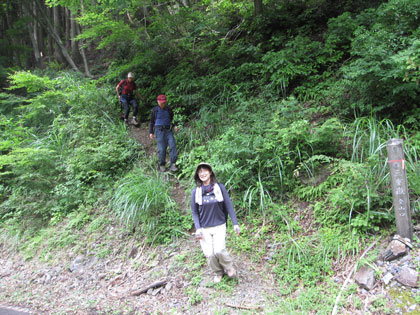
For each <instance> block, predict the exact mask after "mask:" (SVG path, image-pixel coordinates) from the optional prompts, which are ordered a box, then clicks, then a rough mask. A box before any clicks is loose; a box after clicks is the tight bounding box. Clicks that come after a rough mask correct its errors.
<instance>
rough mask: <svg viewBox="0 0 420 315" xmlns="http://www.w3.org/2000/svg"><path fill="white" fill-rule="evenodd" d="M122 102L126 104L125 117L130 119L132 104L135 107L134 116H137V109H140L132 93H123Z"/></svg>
mask: <svg viewBox="0 0 420 315" xmlns="http://www.w3.org/2000/svg"><path fill="white" fill-rule="evenodd" d="M120 100H121V103H122V104H123V106H124V119H128V114H130V105H129V104H131V106H132V107H133V116H137V111H138V109H139V107H138V105H137V102H136V99H135V98H134V96H132V95H125V94H122V95H121V99H120Z"/></svg>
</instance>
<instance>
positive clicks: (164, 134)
mask: <svg viewBox="0 0 420 315" xmlns="http://www.w3.org/2000/svg"><path fill="white" fill-rule="evenodd" d="M157 103H158V106H155V107H153V109H152V113H151V115H150V126H149V137H150V139H151V140H153V139H154V138H155V137H156V141H157V145H158V154H159V170H160V171H161V172H164V171H165V170H166V168H165V164H166V162H165V160H166V148H167V147H168V145H169V156H170V157H171V166H170V168H169V169H170V170H171V171H172V172H176V171H177V170H178V168H177V167H176V165H175V162H176V159H177V157H178V153H177V151H176V143H175V138H174V135H173V133H172V127H173V129H174V130H175V131H178V127H177V126H175V125H174V124H173V123H172V119H173V118H174V113H173V111H172V109H171V108H170V107H169V106H168V105H167V99H166V96H165V95H164V94H161V95H159V96H158V97H157Z"/></svg>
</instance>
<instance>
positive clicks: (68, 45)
mask: <svg viewBox="0 0 420 315" xmlns="http://www.w3.org/2000/svg"><path fill="white" fill-rule="evenodd" d="M64 16H65V19H66V20H65V21H66V22H65V26H66V29H65V30H66V49H67V50H69V49H70V48H71V35H70V24H71V13H70V10H69V9H67V8H65V14H64Z"/></svg>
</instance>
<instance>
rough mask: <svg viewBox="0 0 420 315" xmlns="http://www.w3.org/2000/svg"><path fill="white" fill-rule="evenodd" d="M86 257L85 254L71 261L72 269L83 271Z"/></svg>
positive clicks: (78, 271) (72, 270) (76, 271)
mask: <svg viewBox="0 0 420 315" xmlns="http://www.w3.org/2000/svg"><path fill="white" fill-rule="evenodd" d="M84 262H85V258H84V257H83V256H77V257H76V259H75V260H73V261H72V262H71V263H70V267H69V269H70V271H71V272H75V273H83V264H84Z"/></svg>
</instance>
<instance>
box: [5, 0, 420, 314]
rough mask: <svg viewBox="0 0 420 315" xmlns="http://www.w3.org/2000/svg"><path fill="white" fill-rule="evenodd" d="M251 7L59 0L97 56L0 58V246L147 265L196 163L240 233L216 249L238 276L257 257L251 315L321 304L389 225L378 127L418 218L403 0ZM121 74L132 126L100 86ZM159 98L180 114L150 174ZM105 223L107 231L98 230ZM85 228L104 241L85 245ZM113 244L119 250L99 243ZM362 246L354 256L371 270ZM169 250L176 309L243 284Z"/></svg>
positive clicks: (411, 35)
mask: <svg viewBox="0 0 420 315" xmlns="http://www.w3.org/2000/svg"><path fill="white" fill-rule="evenodd" d="M50 2H51V5H58V6H66V5H67V2H66V3H65V2H64V1H58V0H57V1H50ZM239 3H242V5H240V4H239ZM264 5H265V7H266V11H265V12H266V13H265V15H264V16H255V15H254V13H252V10H251V9H250V7H249V3H247V4H245V2H244V1H239V2H238V3H237V4H235V3H233V2H230V1H217V2H208V1H205V3H203V6H199V5H195V4H190V6H185V7H182V6H181V7H180V6H176V5H175V6H173V7H171V8H170V9H168V10H164V9H163V10H161V9H156V10H151V9H150V7H149V6H148V5H145V7H144V10H145V11H142V12H149V15H148V16H147V17H146V16H145V17H144V20H142V19H141V18H140V13H139V12H140V11H136V10H135V9H134V8H135V7H136V6H134V5H133V6H132V7H130V8H125V9H123V10H122V11H120V9H121V8H120V7H118V8H117V7H113V4H112V3H105V2H103V3H102V2H101V3H98V4H97V6H91V5H86V6H84V7H83V8H78V7H77V6H78V5H77V4H75V3H72V9H75V10H76V11H77V10H79V11H77V12H78V14H79V16H78V22H79V23H81V25H82V26H83V33H82V34H79V36H78V40H83V41H86V45H87V46H86V47H87V48H88V47H90V46H94V47H96V48H97V49H98V50H100V51H101V53H104V54H105V55H106V56H109V55H112V56H113V58H112V60H111V61H110V60H100V62H96V61H95V60H90V66H92V65H95V66H96V68H95V69H96V72H97V73H95V75H96V79H92V78H86V77H85V76H83V75H82V74H80V73H78V72H77V71H70V70H66V69H62V67H61V66H60V65H59V64H57V63H55V62H51V63H50V64H49V65H48V66H47V67H45V69H43V70H40V69H33V70H22V69H19V67H17V68H13V67H10V68H7V69H6V66H5V64H3V63H2V66H1V67H0V72H1V73H2V75H1V77H2V78H3V77H4V78H7V80H5V81H2V82H1V86H2V91H1V93H0V105H1V106H0V131H1V133H0V151H1V156H0V231H1V233H0V235H1V239H0V242H1V245H2V250H3V251H6V252H7V253H9V256H8V257H11V256H10V253H13V252H15V253H16V255H18V257H21V258H22V260H23V261H25V263H26V264H30V263H31V261H34V262H35V261H36V262H40V263H42V264H46V265H48V264H55V263H57V261H56V258H55V256H56V255H59V256H61V255H65V254H64V253H65V252H71V255H69V256H68V257H67V258H66V259H67V260H69V259H74V258H75V257H76V256H77V255H82V256H89V255H92V256H93V257H96V258H97V259H98V260H99V261H103V260H116V261H118V262H121V263H123V264H124V263H126V262H129V263H130V268H133V269H130V270H132V272H133V273H135V271H136V270H140V269H139V268H137V267H138V265H139V264H147V263H149V262H153V258H150V261H148V262H147V263H146V261H145V259H146V258H145V257H149V256H150V257H151V256H153V254H151V253H153V252H154V251H155V250H156V248H161V249H162V251H164V248H167V247H171V246H181V247H182V245H183V242H187V240H188V242H189V241H191V239H190V238H191V233H192V232H193V224H192V219H191V217H190V214H189V204H188V202H189V201H188V200H189V194H190V192H191V190H192V188H193V181H192V176H193V172H194V170H195V168H196V166H197V164H198V163H199V162H202V161H206V162H208V163H210V164H211V165H212V166H213V168H214V170H215V172H216V174H217V179H218V180H219V181H220V182H222V183H224V184H225V186H226V187H227V189H228V190H229V194H230V195H231V197H232V200H233V202H234V207H235V210H236V212H237V214H238V217H239V220H240V225H241V229H242V233H241V235H240V236H239V237H232V238H230V240H229V244H228V247H229V249H231V250H232V251H233V253H234V255H236V257H237V258H238V260H239V261H242V258H244V259H245V262H246V267H247V268H248V267H249V268H251V269H247V272H248V273H247V274H248V275H249V276H250V278H249V279H250V280H249V281H248V282H246V281H245V283H251V282H252V280H253V279H254V278H252V277H251V275H252V276H254V274H253V273H252V270H253V268H256V270H258V272H260V273H264V272H266V273H267V275H269V276H267V278H266V279H264V281H267V282H265V283H267V284H270V286H272V287H276V290H275V292H272V294H273V295H272V296H266V301H269V303H267V304H265V305H264V307H265V308H264V310H266V311H267V312H268V311H272V312H273V313H276V312H277V313H278V312H280V313H328V312H331V308H332V305H333V304H334V303H335V301H334V299H333V298H334V297H335V296H336V295H337V292H338V290H339V287H340V285H341V284H342V282H343V279H344V278H345V276H346V273H348V268H349V267H350V266H351V265H352V263H354V262H355V261H357V258H358V257H359V255H360V254H361V252H363V249H365V248H366V246H368V245H369V244H371V243H372V242H373V241H375V240H378V239H381V240H385V239H387V238H388V237H389V236H390V235H392V234H394V233H395V227H394V211H393V207H392V193H391V185H390V176H389V168H388V163H387V154H386V142H387V141H388V140H389V139H391V138H402V139H403V140H404V154H405V160H406V163H405V165H406V172H407V177H408V182H409V193H410V200H411V204H410V206H411V211H412V216H413V224H416V222H418V213H419V209H420V208H419V207H420V203H419V200H420V197H419V196H420V174H419V172H420V168H419V167H418V163H419V162H418V160H419V157H418V154H417V151H418V150H420V142H419V141H420V133H419V127H418V126H419V117H420V116H419V115H418V108H417V105H416V104H418V102H419V101H420V96H419V83H418V74H419V67H420V54H419V51H420V50H419V47H420V46H419V41H418V35H419V32H420V22H419V21H420V18H419V16H418V15H419V12H420V7H419V4H418V1H413V0H392V1H388V2H386V3H382V2H375V1H371V2H369V3H367V2H363V1H345V3H344V2H343V3H342V4H341V5H340V6H331V5H329V1H321V0H319V1H310V2H302V3H300V2H296V3H294V2H293V3H292V2H288V1H285V2H284V3H283V2H282V5H278V4H277V3H276V2H275V1H267V2H264ZM108 6H109V7H108ZM330 7H331V8H330ZM332 7H334V8H332ZM3 9H4V8H3ZM117 9H118V10H117ZM149 9H150V10H149ZM130 10H134V11H135V12H136V13H137V14H133V15H132V16H130V15H129V14H127V18H130V19H131V21H130V20H126V19H125V17H124V18H121V19H117V18H116V17H115V12H116V11H118V12H122V13H124V14H125V13H127V12H129V11H130ZM1 12H2V11H1ZM139 21H143V22H144V23H143V22H141V23H139ZM320 21H322V22H320ZM238 23H239V24H238ZM116 26H119V27H121V28H120V29H121V30H122V29H124V30H126V31H125V32H123V34H121V32H117V33H118V34H119V36H123V38H120V37H119V36H117V35H118V34H117V33H115V32H112V30H113V27H116ZM181 26H182V27H181ZM14 31H17V30H14ZM89 45H90V46H89ZM99 54H100V53H98V55H99ZM22 58H23V57H22ZM0 61H1V60H0ZM101 62H102V63H103V66H102V67H101V66H100V65H99V64H100V63H101ZM105 65H106V66H105ZM6 70H7V75H6V74H4V75H3V72H6ZM94 71H95V70H94ZM128 71H133V72H134V73H135V74H136V84H137V85H138V86H139V91H140V93H141V94H142V96H143V97H144V101H140V100H139V103H140V112H139V119H140V120H141V121H142V124H141V127H140V129H135V128H133V127H127V126H125V125H124V124H123V123H122V121H121V120H120V119H119V118H120V117H119V116H120V105H119V104H118V101H117V98H116V94H115V85H116V84H117V83H118V82H119V80H120V79H122V78H124V77H125V76H126V74H127V72H128ZM161 93H165V94H166V95H167V97H168V99H169V104H170V105H171V106H172V107H173V109H174V113H175V117H174V120H175V122H176V123H177V124H178V126H179V127H180V131H179V132H178V133H177V135H176V140H177V146H178V149H179V158H178V162H177V163H178V167H179V169H180V171H179V172H178V173H177V174H175V175H174V174H172V175H169V174H161V173H159V172H158V171H157V167H156V165H157V157H156V155H155V154H151V152H154V150H156V148H155V146H154V144H153V143H152V142H148V141H149V139H147V131H146V130H147V124H148V123H147V119H148V116H149V114H150V110H151V108H152V106H153V105H154V104H155V103H156V101H155V99H156V96H157V95H158V94H161ZM136 140H137V141H136ZM110 229H112V231H118V232H115V233H116V234H117V235H120V236H121V238H120V239H117V238H113V237H112V236H109V235H108V234H112V232H109V231H110ZM228 229H229V231H230V232H231V226H230V225H229V227H228ZM90 234H92V235H91V236H89V235H90ZM102 234H103V235H107V239H106V241H103V242H102V241H101V242H99V243H96V237H98V239H99V238H100V237H102V236H101V235H102ZM95 235H96V236H95ZM128 239H132V240H133V242H134V243H136V244H137V243H138V244H137V245H138V246H137V247H139V248H144V250H145V252H144V253H143V254H144V255H149V256H144V257H143V258H142V256H138V257H137V258H136V259H140V262H141V263H140V262H137V263H136V259H134V260H133V259H132V258H131V259H127V256H126V255H127V248H129V249H131V248H132V247H133V244H131V243H127V240H128ZM107 241H109V242H107ZM414 241H415V242H417V239H416V238H415V239H414ZM119 242H121V244H124V250H125V251H124V250H120V251H116V250H115V248H120V247H121V246H123V245H120V246H119V245H118V244H119ZM94 244H95V245H94ZM174 244H175V245H174ZM188 244H190V243H188ZM182 248H184V247H182ZM379 248H380V246H379V244H378V247H377V248H375V250H374V251H372V253H371V254H369V255H367V257H366V258H365V259H363V260H362V261H358V262H357V264H358V265H357V266H359V267H361V266H363V265H372V263H373V262H374V261H375V259H376V258H377V254H378V251H379ZM88 249H89V250H88ZM186 250H187V249H186V248H184V249H183V250H182V254H180V253H178V254H177V255H182V256H183V257H184V256H185V257H184V258H183V259H181V258H182V257H179V260H180V261H179V262H180V264H182V261H185V263H186V265H187V266H189V270H187V271H185V270H182V271H180V272H183V273H185V275H186V277H187V279H184V280H185V283H188V286H183V288H184V289H182V290H181V291H182V294H181V295H182V299H181V301H182V302H179V303H181V304H182V305H183V307H187V308H188V307H190V308H189V309H188V310H190V311H191V310H192V309H194V310H195V309H198V308H199V307H200V305H202V306H204V305H205V303H207V302H208V301H209V300H206V299H209V297H210V296H211V297H213V298H214V297H217V296H221V295H224V294H226V293H231V292H233V291H235V290H236V289H235V288H242V289H245V288H244V287H242V286H241V283H240V282H239V283H237V282H226V283H225V282H224V283H223V284H222V285H221V287H217V288H216V290H215V291H211V290H212V289H213V288H212V287H211V285H210V289H211V290H210V289H209V287H207V286H205V287H206V288H207V289H209V290H210V291H205V292H204V293H203V292H202V290H203V289H202V286H200V283H202V282H201V281H202V280H203V273H205V267H204V264H203V261H202V260H200V258H198V257H199V253H197V252H194V253H195V254H194V255H193V256H192V257H189V256H188V255H189V254H188V253H187V252H185V251H186ZM58 253H59V254H58ZM194 257H195V258H194ZM166 259H169V257H166V256H165V258H164V259H161V260H162V261H166ZM67 260H66V263H70V261H67ZM136 264H137V265H136ZM134 266H137V267H134ZM136 268H137V269H136ZM116 276H117V275H115V277H116ZM376 276H377V278H379V277H380V275H379V274H377V275H376ZM109 277H111V276H109ZM107 280H109V279H108V278H107ZM111 280H112V279H111ZM114 280H115V279H114ZM143 280H144V279H143ZM174 281H175V280H174ZM239 281H240V280H239ZM174 283H175V282H174ZM185 283H184V284H185ZM224 285H225V286H224ZM178 289H180V288H178ZM251 289H252V288H248V289H246V290H250V291H251ZM250 291H247V292H250ZM209 292H210V293H209ZM235 292H236V291H235ZM359 293H360V291H359V289H357V288H356V287H355V286H349V288H346V291H345V293H344V294H343V297H342V299H341V300H340V301H339V305H340V307H342V308H343V309H344V310H347V311H348V312H349V313H352V312H353V311H354V312H360V313H361V314H362V313H366V312H370V313H372V314H375V313H381V312H382V313H387V312H388V311H389V310H388V308H389V303H388V300H386V298H385V297H383V296H381V295H379V297H378V296H377V297H375V299H374V298H373V296H370V297H368V298H366V296H364V297H362V298H363V303H362V301H361V295H360V294H359ZM22 294H23V293H22ZM235 294H236V293H235ZM238 294H239V293H238ZM326 297H328V298H326ZM26 298H27V297H25V299H26ZM184 298H185V299H186V300H185V299H184ZM330 298H331V299H330ZM376 298H377V299H376ZM415 298H416V300H418V299H419V297H418V295H417V296H415ZM7 299H8V301H13V297H11V296H8V297H7ZM210 300H211V301H214V300H213V299H210ZM374 300H375V301H376V302H374ZM366 301H367V302H366ZM365 302H366V303H365ZM85 309H87V306H86V308H85ZM223 309H224V308H223ZM217 311H218V312H220V313H221V314H222V313H223V312H225V311H223V310H222V309H217ZM121 312H123V313H124V311H121ZM127 312H128V311H127ZM191 312H192V311H191ZM244 312H246V311H244ZM389 312H391V311H389ZM391 313H392V312H391Z"/></svg>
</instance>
